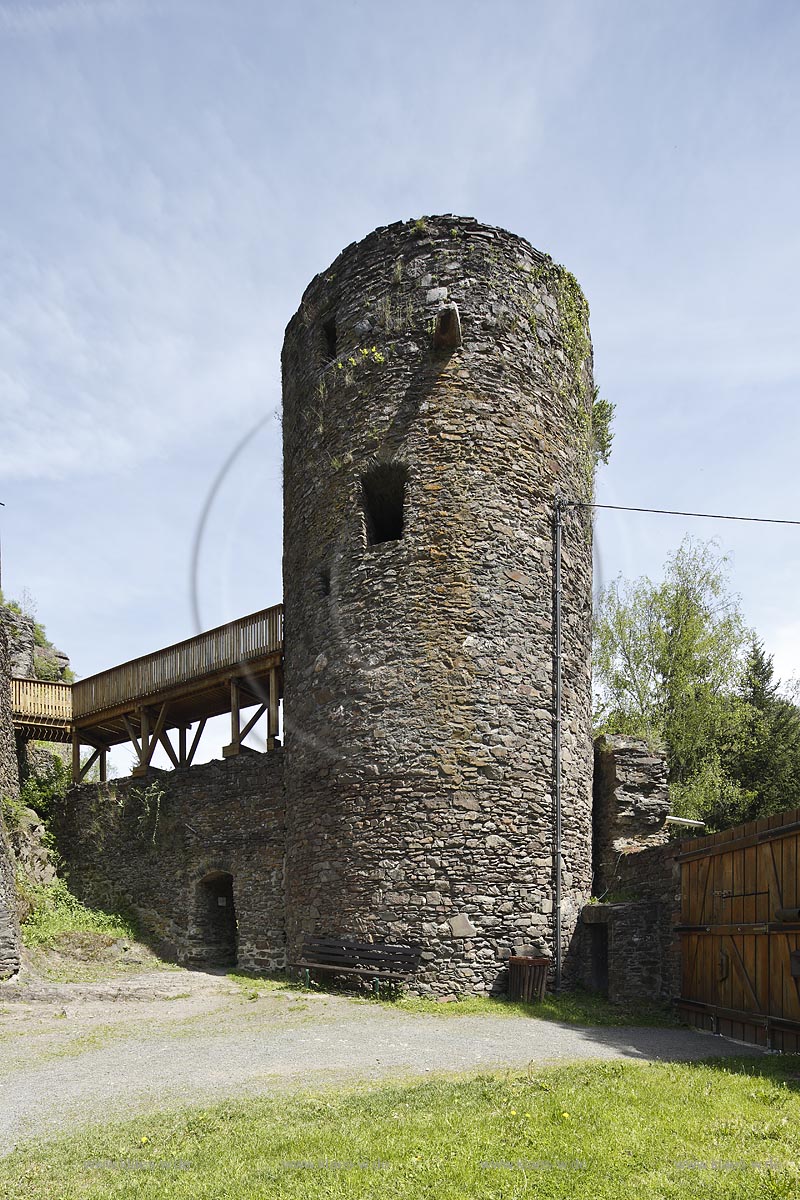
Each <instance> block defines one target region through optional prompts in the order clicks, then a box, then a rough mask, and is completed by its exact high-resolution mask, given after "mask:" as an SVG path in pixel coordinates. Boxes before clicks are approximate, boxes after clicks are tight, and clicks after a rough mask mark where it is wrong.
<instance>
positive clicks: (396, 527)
mask: <svg viewBox="0 0 800 1200" xmlns="http://www.w3.org/2000/svg"><path fill="white" fill-rule="evenodd" d="M407 482H408V468H407V467H406V466H404V464H403V463H381V464H380V465H379V466H376V467H373V468H372V470H371V471H368V472H367V474H366V475H364V476H362V479H361V497H362V501H363V504H364V521H365V524H366V529H367V545H368V546H377V545H378V544H379V543H380V542H397V541H399V540H400V538H402V536H403V525H404V521H403V508H404V504H405V498H406V483H407Z"/></svg>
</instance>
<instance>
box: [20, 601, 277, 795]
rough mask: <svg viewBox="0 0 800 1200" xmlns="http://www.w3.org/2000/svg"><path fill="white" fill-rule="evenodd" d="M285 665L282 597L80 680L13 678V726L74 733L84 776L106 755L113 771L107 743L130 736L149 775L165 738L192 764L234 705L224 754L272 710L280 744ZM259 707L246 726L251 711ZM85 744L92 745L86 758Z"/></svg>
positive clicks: (78, 775)
mask: <svg viewBox="0 0 800 1200" xmlns="http://www.w3.org/2000/svg"><path fill="white" fill-rule="evenodd" d="M282 668H283V605H281V604H277V605H275V606H274V607H272V608H265V609H262V610H261V611H260V612H257V613H251V614H250V615H249V616H247V617H240V618H239V619H238V620H237V621H231V622H230V624H228V625H220V626H219V627H218V628H216V629H209V630H208V631H207V632H206V633H200V634H198V635H197V636H196V637H193V638H187V639H186V640H185V641H183V642H177V643H176V644H175V645H174V646H167V647H166V648H165V649H164V650H157V651H155V653H153V654H146V655H145V656H144V657H143V658H135V659H132V660H131V661H130V662H126V663H122V664H121V665H120V666H118V667H112V668H111V669H110V670H108V671H101V672H100V674H99V675H91V676H90V677H89V678H88V679H81V680H79V681H78V682H77V683H74V684H68V683H45V682H43V681H41V680H35V679H12V681H11V705H12V714H13V720H14V727H15V728H16V729H17V730H18V731H19V732H20V733H22V734H23V735H24V736H25V737H28V738H39V739H41V740H45V741H71V742H72V773H73V779H74V780H75V781H76V782H79V781H80V779H82V778H83V777H84V776H85V775H86V773H87V772H88V770H89V769H90V767H92V766H94V764H95V762H98V761H99V764H100V776H101V779H105V775H106V755H107V753H108V750H109V749H110V747H111V746H114V745H118V744H120V743H122V742H131V744H132V745H133V747H134V749H135V751H136V756H137V759H138V764H137V766H136V767H135V768H134V770H133V772H132V774H134V775H141V774H144V773H145V771H146V770H147V768H148V767H149V765H150V763H151V761H152V757H153V754H154V752H155V749H156V747H157V746H159V745H160V746H161V747H162V748H163V749H164V751H165V752H166V754H167V756H168V757H169V759H170V761H171V762H172V764H173V766H175V767H187V766H190V765H191V762H192V760H193V758H194V755H195V752H196V750H197V746H198V743H199V741H200V737H201V735H202V733H203V729H204V728H205V724H206V721H207V720H208V719H209V717H214V716H219V715H220V714H221V713H226V712H229V713H230V714H231V740H230V742H229V744H228V745H227V746H225V747H224V748H223V755H225V756H226V757H229V756H230V755H234V754H238V753H239V750H240V748H241V744H242V742H243V741H244V739H245V737H246V736H247V735H248V733H250V732H251V730H252V729H254V728H255V726H256V724H257V722H258V721H259V720H260V719H261V718H262V717H263V716H265V715H266V722H267V749H268V750H272V749H273V748H274V746H275V744H276V738H277V736H278V730H279V704H280V698H281V695H282V693H283V672H282ZM253 706H255V707H256V712H255V713H254V714H252V715H250V716H249V718H248V720H247V722H246V723H245V724H244V725H242V710H243V709H247V708H251V707H253ZM192 726H196V727H195V728H194V729H192ZM190 730H191V736H190ZM171 734H172V735H173V736H171ZM82 746H88V747H90V748H91V751H92V753H91V755H90V757H89V759H88V761H87V762H85V763H84V764H83V765H81V761H80V759H81V747H82Z"/></svg>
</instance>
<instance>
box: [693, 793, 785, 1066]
mask: <svg viewBox="0 0 800 1200" xmlns="http://www.w3.org/2000/svg"><path fill="white" fill-rule="evenodd" d="M799 840H800V809H792V810H790V811H789V812H783V813H778V814H776V815H775V816H772V817H763V818H762V819H761V820H759V821H750V822H748V824H746V825H738V826H736V827H734V828H733V829H726V830H723V832H722V833H715V834H711V835H709V836H708V837H701V838H693V839H692V840H691V841H685V842H682V843H681V848H680V852H679V853H678V854H677V855H676V860H677V862H679V863H680V869H681V916H680V924H679V925H677V926H676V931H677V932H678V933H679V934H680V939H681V995H680V1000H679V1005H680V1007H681V1009H682V1010H683V1011H684V1014H685V1016H686V1018H687V1019H688V1020H689V1021H690V1022H691V1023H692V1024H694V1025H697V1026H699V1027H700V1028H701V1029H713V1030H714V1031H715V1032H717V1033H722V1034H726V1035H727V1036H728V1037H734V1038H739V1039H741V1040H742V1041H746V1042H756V1043H758V1044H759V1045H764V1046H769V1047H771V1048H772V1049H775V1050H786V1051H791V1052H796V1051H798V1050H800V907H798V906H800V891H799V890H798V881H797V864H798V841H799Z"/></svg>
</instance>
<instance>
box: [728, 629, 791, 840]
mask: <svg viewBox="0 0 800 1200" xmlns="http://www.w3.org/2000/svg"><path fill="white" fill-rule="evenodd" d="M738 699H739V702H740V705H741V714H742V721H741V732H742V736H741V739H740V742H739V744H738V745H737V746H736V747H735V748H733V750H732V751H731V752H729V754H728V756H727V758H726V761H725V769H726V770H727V773H728V774H729V776H730V777H731V778H733V779H735V780H736V781H737V782H738V783H739V785H740V787H741V788H742V789H743V791H746V792H747V793H749V795H750V796H751V797H752V799H751V801H750V804H749V806H748V809H747V811H746V813H745V816H744V819H745V820H752V819H754V818H755V817H760V816H766V815H768V814H770V813H774V812H781V811H782V810H783V809H786V808H792V807H795V806H797V805H798V804H800V709H799V708H798V706H797V704H796V703H794V702H793V701H792V700H791V699H789V698H788V697H787V696H784V695H782V694H781V684H780V681H779V680H777V679H776V678H775V669H774V665H773V660H772V655H771V654H767V652H766V650H765V648H764V643H763V642H762V641H760V640H759V639H758V638H757V637H755V636H754V637H753V639H752V641H751V643H750V646H749V649H748V654H747V659H746V661H745V666H744V672H743V675H742V681H741V685H740V689H739V697H738Z"/></svg>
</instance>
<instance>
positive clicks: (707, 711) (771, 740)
mask: <svg viewBox="0 0 800 1200" xmlns="http://www.w3.org/2000/svg"><path fill="white" fill-rule="evenodd" d="M594 677H595V689H596V695H597V699H598V706H597V710H596V724H597V726H598V728H599V730H600V731H604V732H609V733H623V734H628V735H631V736H638V737H644V738H647V739H648V740H649V741H650V742H653V743H659V744H661V745H663V746H664V747H665V749H666V752H667V760H668V766H669V779H670V788H671V794H672V799H673V808H674V810H675V811H676V812H677V813H679V814H681V815H684V816H691V817H699V818H701V819H702V820H705V821H706V822H707V824H708V825H709V828H724V827H725V826H727V825H731V824H733V823H735V822H737V821H743V820H750V819H752V818H753V817H755V816H761V815H763V814H765V813H769V812H778V811H780V810H781V809H784V808H790V807H793V806H794V805H797V804H800V711H799V710H798V708H797V706H796V705H795V704H794V703H793V702H792V701H791V700H790V699H789V698H787V697H785V696H782V695H781V694H780V691H779V684H778V682H777V681H776V680H775V679H774V673H773V665H772V659H771V657H770V656H769V655H767V654H766V652H765V650H764V647H763V644H762V643H761V642H760V641H759V640H758V639H757V637H756V635H755V634H754V633H753V631H752V630H749V629H748V628H747V626H746V624H745V621H744V618H743V616H742V613H741V610H740V607H739V600H738V597H736V596H735V595H733V594H732V593H731V591H730V588H729V583H728V564H727V559H726V558H725V556H724V555H722V554H721V553H720V551H719V548H718V547H717V545H716V544H715V543H713V542H709V543H702V542H697V541H694V540H692V539H691V538H687V539H685V540H684V542H683V543H682V545H681V546H680V548H679V549H678V550H677V551H676V553H675V554H673V555H672V556H671V557H670V558H669V559H668V560H667V563H666V567H665V572H664V579H663V581H662V582H661V583H657V584H656V583H653V582H652V581H651V580H650V579H648V578H646V577H643V578H641V579H638V580H636V581H634V582H628V583H625V582H623V581H621V580H617V581H615V582H614V583H612V584H611V585H610V586H609V587H607V588H605V589H604V590H603V592H602V593H601V594H600V597H599V599H598V604H597V610H596V620H595V640H594Z"/></svg>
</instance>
